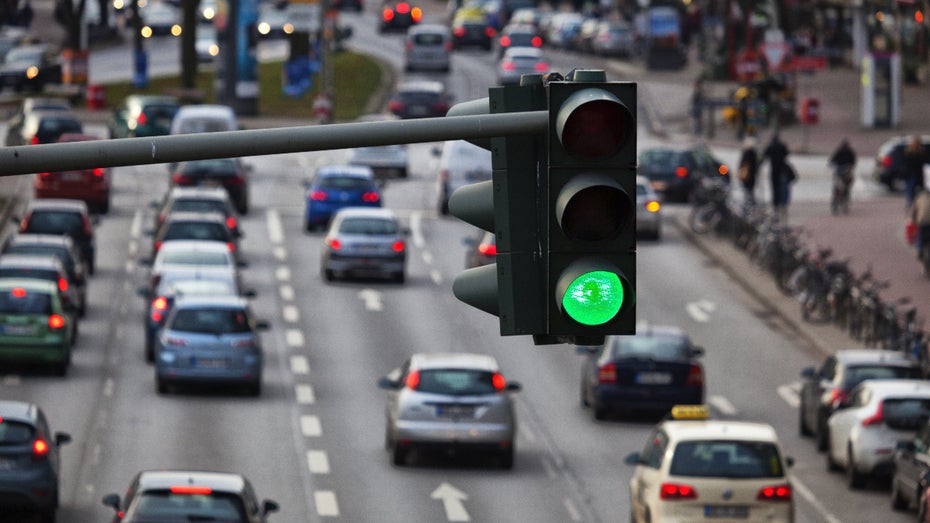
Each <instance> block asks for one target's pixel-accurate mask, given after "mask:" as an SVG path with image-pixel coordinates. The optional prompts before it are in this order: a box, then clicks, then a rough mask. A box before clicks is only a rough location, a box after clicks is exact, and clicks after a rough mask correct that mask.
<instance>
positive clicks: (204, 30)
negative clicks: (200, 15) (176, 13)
mask: <svg viewBox="0 0 930 523" xmlns="http://www.w3.org/2000/svg"><path fill="white" fill-rule="evenodd" d="M259 34H261V33H259ZM194 51H195V52H196V53H197V61H198V62H200V63H205V64H208V63H210V62H212V61H213V60H215V59H216V57H217V56H219V54H220V44H219V42H218V40H217V35H216V28H214V27H213V26H212V25H198V26H197V39H196V40H195V41H194Z"/></svg>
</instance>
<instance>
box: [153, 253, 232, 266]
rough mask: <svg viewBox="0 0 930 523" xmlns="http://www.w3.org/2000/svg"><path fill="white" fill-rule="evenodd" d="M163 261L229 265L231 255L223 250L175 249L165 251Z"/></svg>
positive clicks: (169, 262)
mask: <svg viewBox="0 0 930 523" xmlns="http://www.w3.org/2000/svg"><path fill="white" fill-rule="evenodd" d="M161 262H162V263H165V264H170V265H229V257H228V256H227V255H226V254H225V253H222V252H202V251H174V252H166V253H164V255H163V257H162V259H161Z"/></svg>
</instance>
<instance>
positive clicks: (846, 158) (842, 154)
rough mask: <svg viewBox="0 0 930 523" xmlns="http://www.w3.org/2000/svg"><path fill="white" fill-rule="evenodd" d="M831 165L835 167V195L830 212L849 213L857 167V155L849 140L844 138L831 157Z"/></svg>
mask: <svg viewBox="0 0 930 523" xmlns="http://www.w3.org/2000/svg"><path fill="white" fill-rule="evenodd" d="M830 165H832V166H833V195H832V198H831V199H830V210H831V211H833V214H837V213H838V212H840V210H842V211H843V212H849V193H850V191H851V190H852V184H853V182H854V181H855V176H854V175H853V173H854V171H853V169H854V168H855V167H856V153H855V151H853V149H852V147H850V145H849V140H848V139H846V138H843V141H842V142H840V146H839V147H837V149H836V151H834V152H833V155H831V156H830Z"/></svg>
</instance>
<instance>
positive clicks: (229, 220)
mask: <svg viewBox="0 0 930 523" xmlns="http://www.w3.org/2000/svg"><path fill="white" fill-rule="evenodd" d="M236 225H238V222H236V217H235V216H227V217H226V227H227V228H229V229H235V228H236Z"/></svg>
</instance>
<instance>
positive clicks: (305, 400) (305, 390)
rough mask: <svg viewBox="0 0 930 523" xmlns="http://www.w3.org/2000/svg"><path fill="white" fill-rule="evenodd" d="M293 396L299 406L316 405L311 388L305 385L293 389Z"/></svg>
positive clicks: (314, 395)
mask: <svg viewBox="0 0 930 523" xmlns="http://www.w3.org/2000/svg"><path fill="white" fill-rule="evenodd" d="M294 395H295V396H296V397H297V403H298V404H300V405H313V404H314V403H316V394H315V393H314V392H313V387H311V386H310V385H307V384H305V383H301V384H300V385H297V386H296V387H294Z"/></svg>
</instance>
